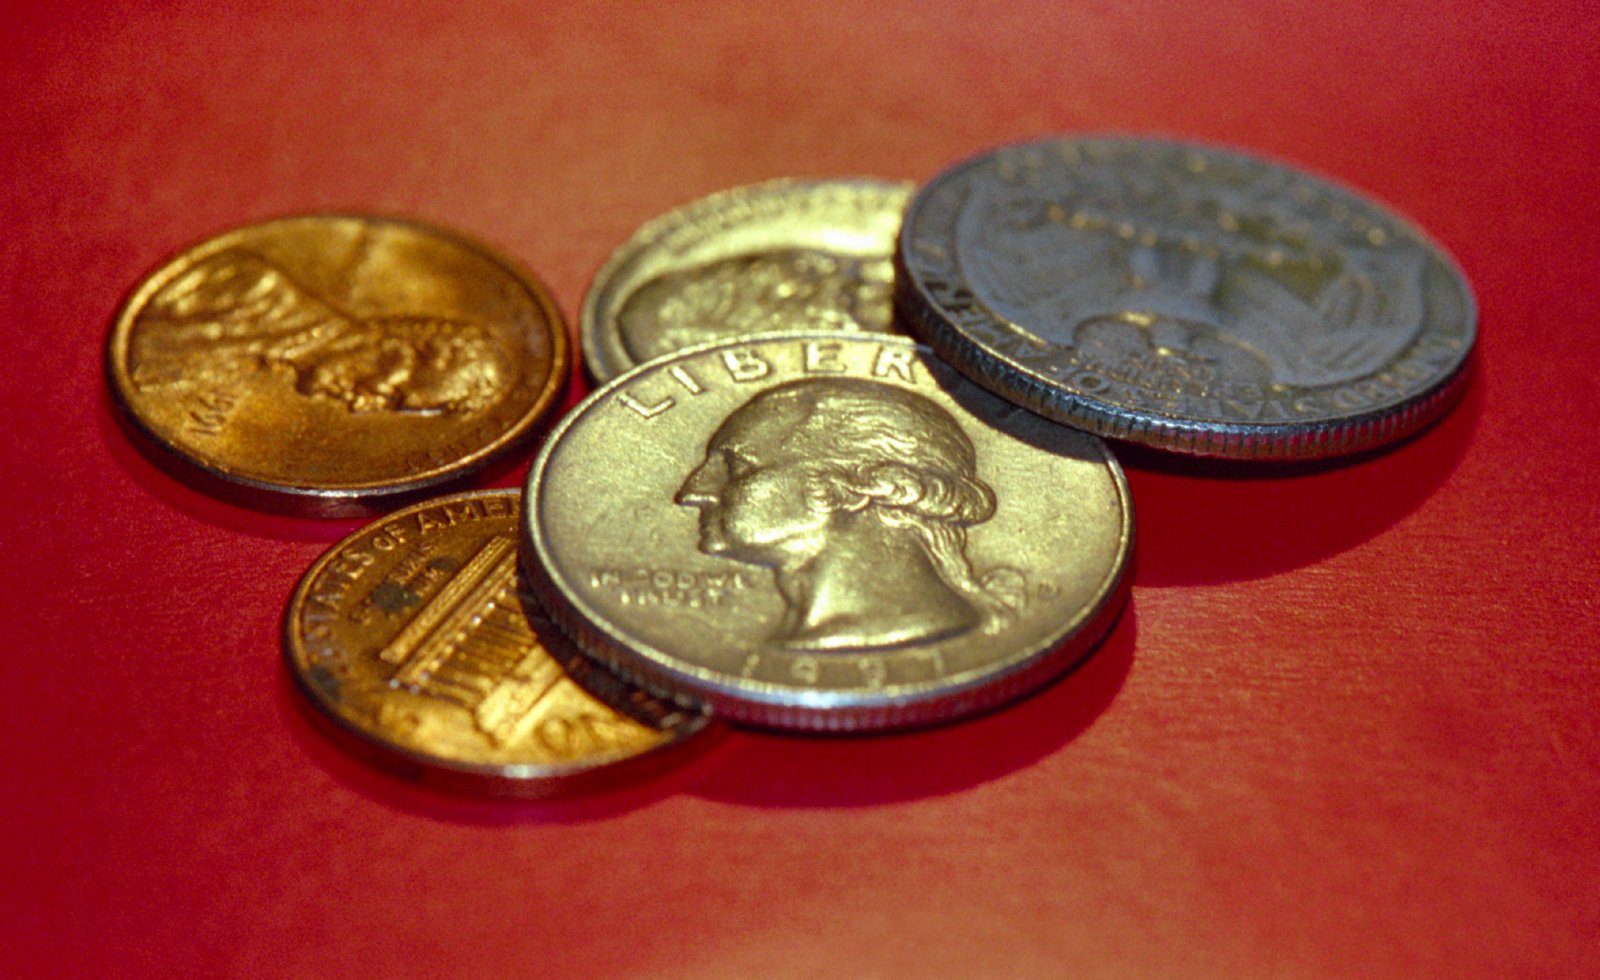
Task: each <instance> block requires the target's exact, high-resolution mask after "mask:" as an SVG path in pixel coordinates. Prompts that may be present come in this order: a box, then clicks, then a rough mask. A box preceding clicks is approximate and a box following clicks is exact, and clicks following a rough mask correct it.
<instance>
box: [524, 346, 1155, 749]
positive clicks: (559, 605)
mask: <svg viewBox="0 0 1600 980" xmlns="http://www.w3.org/2000/svg"><path fill="white" fill-rule="evenodd" d="M810 340H818V341H829V342H832V341H847V342H852V343H855V342H864V343H895V344H905V345H907V346H911V347H913V348H917V349H919V350H920V352H922V353H923V354H924V356H927V357H930V358H933V357H934V356H935V355H934V352H933V351H932V350H930V349H929V348H928V347H927V346H926V345H924V344H919V343H917V342H916V341H915V340H914V339H912V338H910V337H904V336H899V335H895V334H871V335H867V334H862V333H859V332H851V331H809V332H789V331H780V332H768V333H759V334H750V335H749V336H746V337H740V338H737V339H733V340H719V341H715V342H711V343H705V344H696V345H693V346H691V347H685V348H683V349H681V350H679V351H678V352H676V353H674V354H672V355H669V356H666V357H661V358H657V359H656V360H654V361H649V362H647V363H645V364H641V365H638V366H636V367H634V368H633V369H631V370H629V371H627V372H626V373H624V374H622V375H619V376H618V377H617V378H615V379H613V380H612V381H610V382H608V383H607V384H605V385H604V386H602V387H600V388H597V389H596V390H595V391H594V392H592V393H591V394H590V395H589V396H588V397H587V398H585V399H584V400H583V401H582V402H580V403H579V404H578V405H576V406H575V407H574V408H573V409H572V410H571V411H570V412H568V413H567V414H566V416H565V417H564V418H563V419H562V420H561V422H560V423H559V424H558V425H557V426H556V427H555V428H554V429H553V430H552V431H551V433H550V437H549V438H548V439H546V440H545V443H544V446H543V447H542V448H541V449H540V451H539V455H538V457H537V458H536V459H535V460H534V462H533V465H532V466H531V467H530V468H529V471H528V483H527V489H526V490H525V491H524V494H523V507H522V512H521V532H522V542H521V544H522V548H521V549H520V551H519V554H520V556H521V558H522V560H523V562H524V565H525V567H526V569H527V572H528V581H529V583H530V584H531V585H532V586H533V591H534V595H535V596H536V597H537V598H538V599H539V600H540V601H541V602H542V603H543V604H544V606H545V610H546V612H548V613H549V615H550V617H551V618H552V619H554V620H555V621H556V623H557V625H558V626H559V627H560V628H561V629H562V630H563V631H564V632H565V633H566V634H567V635H568V636H569V637H571V638H572V639H573V640H575V641H576V642H577V643H578V645H579V647H580V648H581V649H582V650H583V651H584V652H585V653H587V654H589V655H590V656H591V657H593V658H594V659H596V660H598V661H600V662H601V663H603V664H605V665H606V666H608V667H610V668H611V669H612V670H613V671H614V672H616V673H617V674H619V675H621V676H622V677H624V678H625V679H627V680H629V681H631V682H632V683H634V684H637V685H639V686H640V687H643V688H645V689H646V690H648V691H650V692H651V693H653V694H656V695H658V696H660V697H666V698H671V699H673V700H675V701H677V702H678V703H680V704H682V705H684V706H686V707H691V708H696V707H705V708H709V710H710V711H711V712H712V713H713V714H714V715H716V716H717V717H720V718H724V719H727V720H729V721H735V722H743V723H747V724H752V725H759V726H763V727H768V728H781V729H793V730H801V731H831V732H868V731H881V730H887V729H903V728H915V727H923V726H928V725H935V724H943V723H946V722H953V721H956V720H958V719H960V718H963V717H966V716H968V715H971V714H975V713H977V712H981V711H985V710H988V709H990V708H993V707H997V706H999V705H1002V704H1005V703H1007V702H1010V701H1012V700H1015V699H1017V698H1020V697H1022V696H1023V695H1024V694H1027V693H1029V692H1031V691H1033V690H1035V689H1037V688H1039V687H1042V686H1043V685H1044V684H1046V683H1047V682H1049V681H1050V680H1052V679H1053V678H1055V677H1056V676H1058V675H1060V674H1063V673H1065V672H1066V671H1067V670H1068V669H1069V668H1071V667H1073V666H1075V665H1076V664H1078V663H1080V662H1081V661H1082V660H1083V659H1084V658H1085V657H1086V656H1087V655H1089V654H1090V653H1091V652H1092V651H1093V650H1094V649H1095V648H1096V647H1097V646H1098V645H1099V644H1100V643H1101V641H1103V640H1104V639H1105V637H1106V636H1107V635H1108V634H1109V633H1110V631H1111V629H1112V628H1113V627H1114V626H1115V624H1116V622H1117V621H1118V619H1119V617H1120V615H1121V612H1122V610H1123V609H1124V607H1125V606H1126V605H1127V603H1128V601H1129V600H1130V598H1131V594H1132V582H1133V568H1134V551H1135V541H1136V534H1135V518H1134V506H1133V495H1132V491H1131V490H1130V488H1129V486H1128V481H1127V476H1126V475H1125V474H1124V473H1123V471H1122V466H1121V464H1120V463H1118V461H1117V458H1116V456H1115V455H1114V454H1113V453H1112V451H1111V447H1110V446H1108V445H1106V444H1105V443H1104V442H1103V441H1098V440H1096V441H1097V442H1099V450H1100V453H1101V456H1102V457H1103V460H1104V463H1105V464H1106V466H1107V467H1108V468H1109V470H1110V472H1111V477H1112V481H1111V482H1112V485H1113V486H1114V487H1115V488H1116V494H1117V499H1118V502H1119V503H1120V505H1121V520H1120V527H1119V529H1118V546H1117V551H1116V555H1115V557H1114V560H1113V562H1112V565H1111V567H1110V569H1109V570H1108V571H1107V573H1106V574H1105V575H1104V576H1103V577H1102V578H1101V580H1100V582H1099V583H1098V585H1097V586H1096V589H1095V591H1094V593H1093V598H1092V599H1091V600H1090V601H1089V602H1086V603H1085V604H1084V605H1083V606H1082V607H1081V609H1080V610H1079V612H1078V613H1077V615H1075V616H1073V617H1071V618H1069V619H1068V620H1067V621H1066V623H1065V624H1064V625H1063V626H1062V628H1061V629H1059V630H1057V631H1054V632H1053V633H1052V634H1051V637H1050V639H1048V640H1047V641H1042V642H1039V643H1034V644H1032V645H1030V646H1029V647H1027V648H1024V649H1023V650H1021V651H1017V652H1014V653H1013V654H1011V655H1010V656H1008V657H1006V658H1005V662H1006V664H1007V666H1004V667H1001V668H999V669H994V670H990V671H987V672H978V671H967V672H965V673H966V674H967V675H969V676H967V677H966V679H964V680H962V681H961V682H959V683H957V684H945V685H943V686H940V684H939V682H933V683H929V684H925V685H923V687H922V689H920V690H916V691H914V692H912V693H906V687H907V685H902V686H900V687H898V688H896V689H895V691H894V692H893V693H882V694H879V693H875V692H872V691H870V690H859V689H858V690H855V691H850V692H844V691H826V692H820V691H815V690H807V689H805V688H796V687H784V686H780V685H778V684H775V683H772V682H760V683H753V682H743V683H740V679H739V678H736V677H732V675H730V674H728V672H726V671H722V670H716V669H713V668H708V667H701V666H698V665H693V664H685V663H684V662H683V660H682V659H681V658H679V657H676V656H674V655H672V654H670V653H667V652H665V651H662V650H659V649H657V648H655V647H653V646H651V645H649V644H648V643H644V642H640V641H634V640H631V639H629V638H628V636H627V635H626V631H624V630H623V629H621V628H620V627H619V625H618V624H614V623H611V622H609V621H608V619H607V618H606V617H604V616H601V615H600V614H599V613H598V612H597V611H596V610H594V609H593V608H592V607H591V606H590V605H589V604H588V603H586V602H585V601H584V600H583V597H582V595H581V594H580V593H578V591H577V590H576V589H573V588H570V587H569V586H567V585H566V584H565V583H564V581H562V580H561V578H560V577H559V576H558V570H557V569H556V562H555V559H554V556H553V555H551V554H550V551H549V549H548V548H547V545H546V542H545V541H544V540H543V538H542V537H541V536H540V535H539V534H538V533H536V528H535V523H536V521H537V519H538V502H539V500H540V493H541V491H542V489H543V486H544V482H545V480H544V477H545V472H546V470H547V468H548V465H549V461H550V458H551V456H552V455H553V454H554V452H555V450H556V448H557V447H558V446H559V445H560V443H561V440H562V437H563V436H564V435H565V434H566V432H567V431H568V430H569V429H570V428H571V427H572V426H574V425H575V424H576V423H577V422H578V420H579V419H581V418H582V417H583V416H584V415H585V414H586V413H588V412H589V411H591V410H592V409H594V408H595V407H596V406H597V405H599V404H600V403H601V402H602V401H603V400H605V399H607V398H608V397H609V396H610V395H611V394H612V393H613V392H614V391H616V390H617V389H619V388H621V387H623V386H625V385H628V384H631V383H632V382H633V381H634V379H635V378H636V377H638V376H640V375H642V374H643V373H645V372H647V371H661V370H664V369H667V368H669V367H670V366H671V365H673V364H675V363H679V362H680V361H682V360H686V359H689V358H694V357H700V356H702V355H704V354H706V353H709V352H715V351H717V350H719V349H723V348H730V349H731V348H734V347H741V346H748V345H751V344H759V343H768V342H775V341H776V342H791V343H793V342H799V343H804V342H806V341H810ZM1085 435H1088V434H1087V433H1085ZM530 502H531V503H530ZM956 676H960V675H956ZM716 678H722V679H723V680H722V681H718V680H716Z"/></svg>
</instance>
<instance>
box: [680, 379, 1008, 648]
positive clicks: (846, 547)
mask: <svg viewBox="0 0 1600 980" xmlns="http://www.w3.org/2000/svg"><path fill="white" fill-rule="evenodd" d="M976 462H977V460H976V452H975V451H974V449H973V445H972V442H971V440H969V439H968V438H967V436H966V434H965V433H964V432H962V430H961V428H960V426H958V425H957V424H956V423H955V420H954V419H952V418H951V417H950V415H949V413H947V412H946V411H945V410H944V409H942V408H940V407H939V406H938V405H936V404H934V403H933V402H932V401H930V400H929V399H927V398H924V397H923V396H921V395H918V394H914V393H912V392H909V391H906V390H904V389H901V388H896V387H893V386H891V385H887V384H880V383H877V382H872V381H865V380H860V379H848V378H829V379H810V380H802V381H794V382H790V383H788V384H784V385H780V386H779V387H776V388H773V389H770V390H768V391H765V392H763V393H761V394H759V395H757V396H755V397H754V398H752V399H750V401H748V402H746V403H745V404H744V405H743V406H741V407H740V408H739V409H738V410H737V411H735V412H734V413H733V414H732V415H730V416H729V417H728V418H727V420H726V421H724V422H723V423H722V425H721V427H720V428H718V429H717V431H716V432H715V433H714V434H713V435H712V437H711V439H710V440H709V441H708V442H707V444H706V455H705V459H704V461H703V462H702V463H701V464H700V465H699V466H698V467H697V468H696V469H695V470H694V471H693V472H692V473H690V474H689V476H688V478H687V479H686V480H684V482H683V486H682V487H680V488H679V490H678V493H677V497H676V500H677V502H678V503H679V504H681V505H683V506H686V507H694V508H697V509H698V510H699V511H700V550H701V551H702V552H704V553H706V554H708V555H716V556H719V557H724V558H731V559H733V560H735V561H742V562H747V563H749V564H753V565H761V566H765V567H767V568H770V569H772V571H773V576H774V579H775V582H776V585H777V589H778V592H779V593H780V594H781V595H782V596H783V600H784V604H785V607H786V611H785V614H784V617H783V620H782V622H781V623H780V624H779V627H778V629H777V631H776V633H775V635H774V636H773V637H772V642H773V643H775V644H777V645H779V646H782V647H785V648H788V649H794V650H816V651H825V650H863V649H875V648H884V647H893V646H900V645H904V644H909V643H922V642H930V641H934V640H940V639H944V638H946V637H950V636H955V635H958V634H961V633H964V632H967V631H969V630H973V629H983V630H984V631H987V632H993V631H996V630H998V629H1000V628H1001V627H1003V626H1004V625H1005V624H1006V622H1008V621H1009V620H1010V618H1011V616H1012V615H1013V613H1014V612H1015V611H1016V609H1017V608H1018V607H1019V606H1020V604H1021V601H1020V600H1021V575H1020V573H1018V572H1016V571H1013V570H1011V569H997V570H995V571H992V572H990V573H989V574H988V575H986V576H984V578H983V580H981V581H980V580H978V578H977V577H976V576H975V574H974V572H973V569H972V566H971V564H970V563H969V561H968V559H967V555H966V531H967V528H969V527H972V526H975V525H978V524H981V523H983V522H984V521H987V520H988V519H989V518H990V517H991V516H992V515H993V514H994V510H995V497H994V491H993V490H991V489H990V487H989V486H988V485H987V484H986V483H984V482H983V480H981V479H979V477H978V475H977V466H976Z"/></svg>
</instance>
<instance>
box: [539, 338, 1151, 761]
mask: <svg viewBox="0 0 1600 980" xmlns="http://www.w3.org/2000/svg"><path fill="white" fill-rule="evenodd" d="M525 500H526V505H525V507H524V516H523V534H524V544H525V550H524V561H525V562H527V563H528V566H529V573H530V575H529V578H530V582H531V584H532V585H533V587H534V589H535V590H536V594H537V595H538V596H539V598H540V599H541V600H542V601H544V603H545V605H546V607H547V608H548V609H549V610H550V613H551V615H552V616H553V617H555V618H557V619H558V621H559V622H560V623H561V624H562V626H564V627H565V628H566V629H567V631H568V633H569V634H570V635H572V636H573V637H574V639H576V640H578V642H579V643H580V644H581V645H583V647H584V649H585V650H586V651H588V652H589V653H591V654H593V655H594V656H596V657H597V658H599V659H601V660H604V661H606V662H607V663H609V664H611V665H612V666H614V667H615V668H616V669H617V670H618V671H619V672H621V673H624V674H625V675H627V676H629V677H630V678H632V679H634V680H636V681H637V682H639V683H640V684H642V685H645V686H647V687H650V688H651V689H653V690H655V691H657V692H659V693H662V694H664V695H669V696H676V697H678V698H681V699H683V700H684V701H685V702H686V703H690V704H705V705H709V706H710V707H711V709H712V710H713V711H714V712H715V713H716V714H717V715H719V716H721V717H724V718H728V719H733V720H740V721H746V722H752V723H756V724H763V725H770V726H776V727H786V728H802V729H813V730H867V729H884V728H894V727H901V726H907V725H918V724H926V723H931V722H936V721H943V720H948V719H952V718H956V717H959V716H961V715H964V714H968V713H970V712H973V711H977V710H980V709H983V708H986V707H989V706H992V705H996V704H999V703H1001V702H1003V701H1006V700H1009V699H1011V698H1014V697H1017V696H1019V695H1021V694H1022V693H1024V692H1026V691H1028V690H1030V689H1032V688H1035V687H1037V686H1038V685H1041V684H1043V683H1045V682H1046V681H1048V680H1049V679H1051V678H1052V677H1054V676H1056V675H1057V674H1059V673H1061V672H1062V671H1064V670H1065V669H1067V667H1069V666H1070V665H1072V664H1073V663H1074V662H1076V661H1077V660H1078V659H1079V658H1081V657H1082V656H1083V655H1085V654H1086V653H1087V652H1088V651H1089V650H1090V649H1091V648H1092V647H1093V646H1094V644H1095V643H1097V642H1098V641H1099V640H1100V639H1101V637H1102V636H1103V635H1104V634H1105V632H1106V631H1107V630H1108V629H1109V628H1110V626H1111V624H1112V622H1113V621H1114V620H1115V618H1116V614H1117V612H1118V611H1119V610H1120V609H1121V607H1122V604H1123V602H1124V600H1125V598H1126V596H1127V575H1126V571H1127V568H1128V564H1129V555H1130V551H1131V548H1132V544H1133V510H1132V506H1131V502H1130V500H1129V496H1128V487H1127V483H1126V481H1125V480H1124V478H1123V475H1122V471H1121V469H1120V468H1119V467H1118V465H1117V463H1116V461H1115V460H1114V459H1113V458H1112V456H1111V455H1110V453H1109V452H1108V451H1107V449H1106V446H1105V444H1104V443H1103V442H1101V441H1100V439H1098V438H1097V437H1095V436H1092V435H1089V434H1087V433H1084V432H1080V431H1078V430H1075V429H1070V428H1067V427H1065V426H1062V425H1058V424H1056V423H1054V422H1050V421H1048V420H1046V419H1043V418H1041V417H1039V416H1037V415H1034V414H1032V413H1030V412H1026V411H1023V410H1022V409H1020V408H1018V407H1016V406H1015V405H1012V404H1011V403H1009V402H1006V401H1004V400H1002V399H1000V398H996V397H994V396H993V395H990V394H988V393H987V392H985V391H983V390H982V389H980V388H978V387H977V386H975V385H973V384H971V383H969V382H967V381H966V380H965V379H963V378H962V377H961V376H960V375H958V374H956V373H955V372H954V371H953V370H951V369H950V368H948V367H947V366H946V365H945V364H944V363H943V362H942V361H940V360H939V359H938V358H936V357H934V356H933V354H932V352H931V351H929V350H928V349H927V348H925V347H921V346H918V345H917V344H915V343H914V342H912V341H911V340H909V339H907V338H903V337H892V336H871V335H864V334H851V333H811V334H794V335H781V336H780V335H768V336H763V337H754V338H750V339H746V340H736V341H731V342H726V343H722V344H716V345H707V346H702V347H696V348H690V349H688V350H685V351H681V352H679V353H678V354H676V355H673V356H671V357H667V358H663V359H661V360H659V361H655V362H651V363H650V364H646V365H643V366H641V367H639V368H636V369H635V370H633V371H631V372H629V373H628V374H626V375H624V376H622V377H620V378H618V379H617V380H615V381H613V382H612V383H611V384H609V385H606V386H605V387H604V388H602V389H600V390H599V391H597V392H595V393H594V394H593V395H591V396H590V397H589V398H588V399H586V400H585V401H584V402H583V403H582V404H581V405H579V406H578V407H577V408H576V409H575V410H574V411H573V412H572V413H571V414H569V415H568V416H567V418H566V419H565V420H563V422H562V423H561V425H560V426H559V427H558V429H557V430H556V431H555V432H554V433H553V434H552V436H551V438H550V440H549V442H548V443H547V444H546V446H545V448H544V450H543V451H542V452H541V453H540V455H539V458H538V459H537V460H536V461H535V463H534V467H533V470H532V471H531V473H530V475H529V482H528V491H527V494H526V497H525Z"/></svg>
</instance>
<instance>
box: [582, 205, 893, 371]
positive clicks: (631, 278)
mask: <svg viewBox="0 0 1600 980" xmlns="http://www.w3.org/2000/svg"><path fill="white" fill-rule="evenodd" d="M911 190H912V185H911V184H906V183H890V182H885V181H878V180H864V179H857V180H810V181H807V180H775V181H770V182H768V183H764V184H754V185H751V186H748V187H736V188H733V189H731V190H726V191H721V192H719V193H716V194H712V195H710V196H709V197H704V198H701V199H700V200H698V201H693V202H691V203H689V204H685V205H684V206H682V207H680V208H678V209H676V210H674V211H670V212H668V213H667V214H665V215H662V216H661V217H659V218H656V219H655V220H654V221H651V222H650V223H649V224H646V225H645V226H644V227H642V228H640V229H639V230H638V231H637V232H635V233H634V235H633V237H632V238H630V239H628V240H627V241H626V242H624V243H623V245H622V246H621V247H620V248H618V249H617V250H616V252H614V253H613V254H612V256H611V258H610V259H609V260H608V261H607V262H606V264H605V266H604V267H602V268H601V270H600V271H599V273H597V274H596V275H595V280H594V284H593V285H592V286H591V287H590V289H589V294H588V296H586V297H585V298H584V301H583V311H582V313H581V315H580V317H579V332H580V333H581V334H582V336H583V353H584V363H585V365H586V366H587V367H588V370H589V373H590V375H591V376H593V377H594V378H595V380H597V381H600V382H605V381H609V380H611V379H612V378H614V377H616V376H617V375H619V374H621V373H622V372H624V371H626V370H628V369H629V368H631V367H633V366H634V365H635V364H641V363H643V362H645V361H648V360H651V359H652V358H656V357H660V356H662V355H663V354H670V353H672V352H673V351H676V350H679V349H681V348H684V347H688V346H691V345H694V344H700V343H710V342H713V341H716V340H723V339H731V338H733V337H737V336H744V335H749V334H753V333H762V332H771V331H779V330H862V331H869V332H875V333H882V332H884V331H887V330H888V329H889V327H890V320H891V319H892V312H893V309H892V308H893V302H892V292H893V288H892V286H893V259H892V256H893V255H894V239H895V233H896V232H897V231H898V230H899V228H900V213H901V212H902V211H904V210H905V206H906V199H907V198H908V197H909V196H910V194H911Z"/></svg>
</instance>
